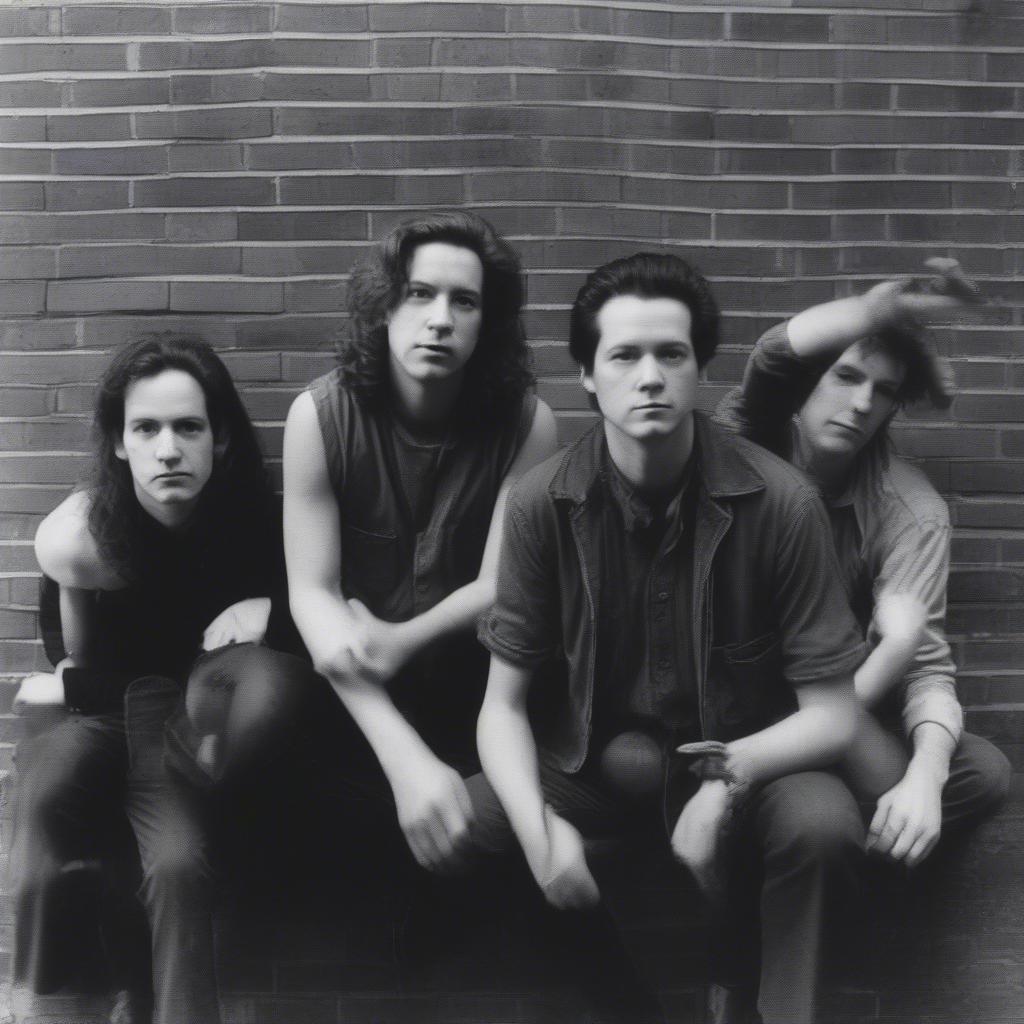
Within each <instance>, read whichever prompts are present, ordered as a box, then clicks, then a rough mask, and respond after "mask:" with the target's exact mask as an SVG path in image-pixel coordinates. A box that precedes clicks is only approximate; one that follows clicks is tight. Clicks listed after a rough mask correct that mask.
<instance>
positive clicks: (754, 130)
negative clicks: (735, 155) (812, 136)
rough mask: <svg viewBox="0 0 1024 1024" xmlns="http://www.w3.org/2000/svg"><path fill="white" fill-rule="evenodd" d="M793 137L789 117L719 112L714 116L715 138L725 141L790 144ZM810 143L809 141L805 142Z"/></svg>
mask: <svg viewBox="0 0 1024 1024" xmlns="http://www.w3.org/2000/svg"><path fill="white" fill-rule="evenodd" d="M792 137H793V132H792V122H791V119H790V118H789V117H782V116H780V115H778V114H734V113H730V112H718V113H716V114H715V115H714V138H715V139H721V140H723V141H730V142H740V143H750V142H761V143H764V142H789V141H790V140H791V139H792ZM803 141H809V140H803Z"/></svg>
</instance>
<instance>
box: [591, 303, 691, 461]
mask: <svg viewBox="0 0 1024 1024" xmlns="http://www.w3.org/2000/svg"><path fill="white" fill-rule="evenodd" d="M690 325H691V316H690V310H689V309H688V308H687V307H686V306H685V305H684V304H683V303H682V302H679V301H678V300H677V299H668V298H657V299H647V298H641V297H640V296H638V295H616V296H615V297H614V298H612V299H609V300H608V301H607V302H606V303H605V304H604V305H603V306H602V307H601V309H600V311H599V312H598V314H597V326H598V330H599V331H600V340H599V341H598V343H597V350H596V351H595V353H594V366H593V369H592V370H591V371H590V372H589V373H588V372H587V371H584V372H583V386H584V387H585V388H586V389H587V391H589V392H590V393H591V394H592V395H593V396H594V397H595V398H596V399H597V404H598V407H599V408H600V410H601V415H602V416H603V417H604V418H605V421H606V422H607V423H608V424H610V425H611V427H612V428H614V429H616V430H618V431H619V432H621V433H622V434H624V435H625V436H627V437H630V438H633V439H634V440H637V441H641V442H642V441H647V440H654V439H656V438H660V437H665V436H668V435H670V434H672V433H674V432H675V431H677V430H678V429H679V428H680V426H682V425H683V424H685V423H688V422H689V419H690V416H691V415H692V413H693V409H694V406H695V405H696V402H697V374H698V369H697V359H696V356H695V354H694V351H693V343H692V342H691V340H690Z"/></svg>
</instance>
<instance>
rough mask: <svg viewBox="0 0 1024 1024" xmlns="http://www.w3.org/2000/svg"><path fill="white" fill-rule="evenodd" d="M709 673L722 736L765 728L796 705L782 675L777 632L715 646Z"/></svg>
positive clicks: (731, 736) (732, 737) (780, 648)
mask: <svg viewBox="0 0 1024 1024" xmlns="http://www.w3.org/2000/svg"><path fill="white" fill-rule="evenodd" d="M709 676H710V683H711V685H712V687H713V689H712V702H713V705H714V706H715V707H716V708H717V709H718V718H719V724H720V725H721V727H722V730H723V733H724V734H726V735H724V736H723V737H722V738H724V739H735V738H736V737H738V736H743V735H747V734H749V733H751V732H756V731H757V730H758V729H763V728H764V727H765V726H767V725H769V724H770V723H772V722H774V721H777V720H778V719H780V718H783V717H784V716H785V715H787V714H789V713H790V711H792V710H793V709H794V708H795V707H796V703H795V699H794V698H793V696H792V694H791V693H789V691H788V689H787V687H786V686H785V682H784V679H783V675H782V644H781V642H780V641H779V638H778V636H777V635H776V634H775V633H765V634H764V635H763V636H759V637H756V638H755V639H753V640H748V641H745V642H744V643H739V644H726V645H724V646H721V647H712V648H711V658H710V665H709Z"/></svg>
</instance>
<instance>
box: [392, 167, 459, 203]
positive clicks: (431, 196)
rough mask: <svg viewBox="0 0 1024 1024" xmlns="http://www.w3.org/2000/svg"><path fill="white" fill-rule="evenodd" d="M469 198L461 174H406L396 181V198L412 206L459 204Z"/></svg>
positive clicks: (399, 201)
mask: <svg viewBox="0 0 1024 1024" xmlns="http://www.w3.org/2000/svg"><path fill="white" fill-rule="evenodd" d="M465 198H467V197H466V195H465V190H464V188H463V178H462V175H459V174H451V175H445V176H442V175H439V174H404V175H401V176H400V177H399V178H398V179H397V180H396V181H395V199H396V201H397V202H398V203H399V204H408V205H410V206H420V205H431V206H459V205H461V204H462V202H463V200H464V199H465Z"/></svg>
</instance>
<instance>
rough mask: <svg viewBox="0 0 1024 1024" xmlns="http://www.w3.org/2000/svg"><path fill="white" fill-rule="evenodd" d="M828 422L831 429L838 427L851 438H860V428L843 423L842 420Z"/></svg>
mask: <svg viewBox="0 0 1024 1024" xmlns="http://www.w3.org/2000/svg"><path fill="white" fill-rule="evenodd" d="M830 422H831V425H832V426H833V427H838V428H839V429H840V430H842V431H844V432H845V433H847V434H850V435H852V436H853V437H860V436H861V434H862V433H863V431H862V430H861V429H860V427H855V426H854V425H853V424H852V423H843V422H842V420H831V421H830Z"/></svg>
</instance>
